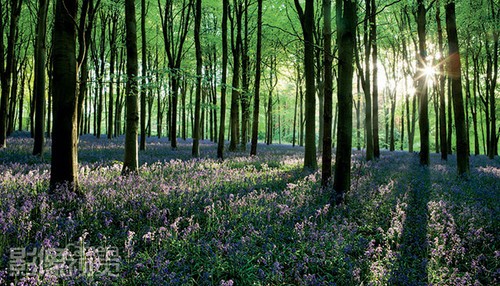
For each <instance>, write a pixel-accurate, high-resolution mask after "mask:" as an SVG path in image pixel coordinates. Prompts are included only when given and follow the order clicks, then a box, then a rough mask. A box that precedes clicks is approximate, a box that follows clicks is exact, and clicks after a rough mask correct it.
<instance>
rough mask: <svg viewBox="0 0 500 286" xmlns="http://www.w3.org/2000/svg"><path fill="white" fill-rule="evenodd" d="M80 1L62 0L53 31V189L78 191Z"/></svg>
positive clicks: (59, 2) (58, 2)
mask: <svg viewBox="0 0 500 286" xmlns="http://www.w3.org/2000/svg"><path fill="white" fill-rule="evenodd" d="M77 9H78V5H77V1H76V0H58V1H57V2H56V14H55V20H54V32H53V42H54V46H53V54H52V56H53V59H52V63H53V69H54V70H53V73H54V83H53V88H54V90H53V105H54V106H53V110H54V131H53V134H52V157H51V167H50V170H51V174H50V192H52V193H54V192H56V191H57V188H58V186H60V185H61V184H67V187H68V189H69V190H71V191H77V190H78V152H77V144H78V137H77V136H78V133H77V132H78V130H77V129H78V128H77V102H78V101H77V93H76V87H77V86H76V84H77V83H76V78H77V63H76V27H75V25H74V24H73V21H74V19H75V17H76V11H77Z"/></svg>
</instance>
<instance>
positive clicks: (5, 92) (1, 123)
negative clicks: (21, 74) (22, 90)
mask: <svg viewBox="0 0 500 286" xmlns="http://www.w3.org/2000/svg"><path fill="white" fill-rule="evenodd" d="M0 6H2V5H0ZM21 6H22V0H10V25H9V34H8V35H7V54H6V57H5V60H6V61H7V62H6V63H5V67H4V62H3V59H4V48H3V39H2V43H1V44H0V46H1V50H0V57H1V58H2V60H1V61H0V66H1V67H0V75H1V86H2V93H1V99H0V149H2V148H5V147H6V146H7V142H6V139H7V127H8V125H7V123H8V122H7V121H8V119H9V114H8V108H9V96H10V89H11V78H12V73H13V71H14V59H15V52H16V51H15V44H16V34H17V24H18V22H19V16H20V14H21ZM0 9H1V8H0ZM0 12H2V11H0ZM0 15H2V17H3V13H1V14H0ZM0 30H1V31H2V36H3V35H4V31H3V30H4V28H3V21H2V20H0Z"/></svg>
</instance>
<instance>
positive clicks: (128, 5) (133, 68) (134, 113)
mask: <svg viewBox="0 0 500 286" xmlns="http://www.w3.org/2000/svg"><path fill="white" fill-rule="evenodd" d="M125 28H126V42H125V44H126V47H127V84H126V91H125V93H126V94H125V96H126V103H127V125H126V129H125V158H124V159H123V169H122V174H124V175H127V174H129V173H135V172H137V169H138V167H139V166H138V165H139V158H138V150H137V135H138V127H139V110H138V106H137V105H138V103H137V93H138V90H137V89H138V88H137V69H138V68H137V66H138V63H137V24H136V19H135V1H134V0H125Z"/></svg>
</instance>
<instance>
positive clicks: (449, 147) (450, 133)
mask: <svg viewBox="0 0 500 286" xmlns="http://www.w3.org/2000/svg"><path fill="white" fill-rule="evenodd" d="M451 92H452V88H451V79H450V78H449V77H448V102H449V103H451V102H452V97H451ZM451 108H452V105H451V104H448V128H447V131H448V136H447V137H448V138H446V143H448V146H446V147H447V148H446V149H447V150H448V154H452V149H451V138H452V132H453V129H452V127H453V117H452V114H453V113H452V112H453V111H452V109H451Z"/></svg>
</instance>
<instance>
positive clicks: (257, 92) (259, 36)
mask: <svg viewBox="0 0 500 286" xmlns="http://www.w3.org/2000/svg"><path fill="white" fill-rule="evenodd" d="M262 1H263V0H257V55H256V59H255V61H256V62H255V95H254V102H253V123H252V146H251V148H250V155H257V139H258V134H259V105H260V102H259V98H260V62H261V60H262Z"/></svg>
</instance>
